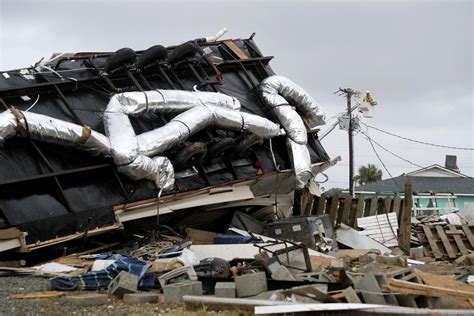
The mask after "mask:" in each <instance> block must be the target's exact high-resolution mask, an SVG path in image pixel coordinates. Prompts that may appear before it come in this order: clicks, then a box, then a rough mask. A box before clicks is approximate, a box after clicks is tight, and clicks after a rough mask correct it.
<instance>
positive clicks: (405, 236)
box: [398, 179, 413, 254]
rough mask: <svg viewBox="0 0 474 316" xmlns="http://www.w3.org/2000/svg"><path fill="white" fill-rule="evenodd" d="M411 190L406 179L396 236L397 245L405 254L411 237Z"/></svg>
mask: <svg viewBox="0 0 474 316" xmlns="http://www.w3.org/2000/svg"><path fill="white" fill-rule="evenodd" d="M412 194H413V190H412V186H411V181H410V179H408V180H407V181H406V183H405V199H404V200H403V209H402V213H401V216H400V226H399V227H400V228H399V231H400V233H399V234H398V244H399V246H400V249H402V250H403V251H404V252H405V253H406V254H409V253H410V235H411V208H412V205H413V195H412Z"/></svg>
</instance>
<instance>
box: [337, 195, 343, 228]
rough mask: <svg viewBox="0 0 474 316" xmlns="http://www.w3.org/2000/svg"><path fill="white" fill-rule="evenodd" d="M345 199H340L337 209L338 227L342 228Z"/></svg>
mask: <svg viewBox="0 0 474 316" xmlns="http://www.w3.org/2000/svg"><path fill="white" fill-rule="evenodd" d="M344 201H345V200H344V198H339V207H338V208H337V215H336V227H339V226H341V221H342V212H343V210H344Z"/></svg>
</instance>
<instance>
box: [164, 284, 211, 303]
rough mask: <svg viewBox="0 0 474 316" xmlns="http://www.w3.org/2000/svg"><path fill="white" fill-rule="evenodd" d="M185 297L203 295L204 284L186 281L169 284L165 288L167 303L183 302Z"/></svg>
mask: <svg viewBox="0 0 474 316" xmlns="http://www.w3.org/2000/svg"><path fill="white" fill-rule="evenodd" d="M185 295H202V282H201V281H186V282H180V283H173V284H168V285H165V286H164V287H163V296H164V301H165V302H178V301H182V300H183V296H185Z"/></svg>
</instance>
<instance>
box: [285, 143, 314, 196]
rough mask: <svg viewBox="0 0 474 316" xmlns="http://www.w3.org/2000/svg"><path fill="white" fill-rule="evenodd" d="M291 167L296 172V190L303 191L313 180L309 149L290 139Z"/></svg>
mask: <svg viewBox="0 0 474 316" xmlns="http://www.w3.org/2000/svg"><path fill="white" fill-rule="evenodd" d="M286 145H287V147H288V151H289V154H290V155H289V156H290V160H291V165H292V167H293V170H294V171H295V188H296V189H303V188H304V187H305V186H306V185H307V184H308V182H309V180H310V179H311V178H312V176H313V174H312V172H311V157H310V155H309V151H308V147H306V145H301V144H298V143H295V142H294V141H292V140H291V139H290V138H287V139H286Z"/></svg>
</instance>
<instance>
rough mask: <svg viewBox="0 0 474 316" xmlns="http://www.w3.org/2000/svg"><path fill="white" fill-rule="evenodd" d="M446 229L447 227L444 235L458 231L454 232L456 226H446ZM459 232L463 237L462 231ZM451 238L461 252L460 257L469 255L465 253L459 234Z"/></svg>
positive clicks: (465, 249)
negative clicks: (447, 228)
mask: <svg viewBox="0 0 474 316" xmlns="http://www.w3.org/2000/svg"><path fill="white" fill-rule="evenodd" d="M448 227H449V230H447V231H446V234H449V233H450V232H453V231H455V232H458V231H459V230H456V226H454V225H448ZM460 232H461V233H462V234H463V235H464V233H463V231H462V230H461V231H460ZM452 236H453V238H454V242H456V245H457V246H458V248H459V251H460V252H461V254H462V255H467V254H469V252H468V251H467V248H466V246H465V245H464V242H463V241H462V239H461V236H459V234H453V235H452Z"/></svg>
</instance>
